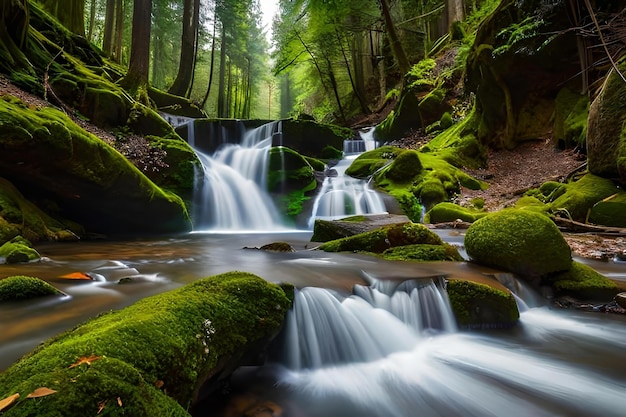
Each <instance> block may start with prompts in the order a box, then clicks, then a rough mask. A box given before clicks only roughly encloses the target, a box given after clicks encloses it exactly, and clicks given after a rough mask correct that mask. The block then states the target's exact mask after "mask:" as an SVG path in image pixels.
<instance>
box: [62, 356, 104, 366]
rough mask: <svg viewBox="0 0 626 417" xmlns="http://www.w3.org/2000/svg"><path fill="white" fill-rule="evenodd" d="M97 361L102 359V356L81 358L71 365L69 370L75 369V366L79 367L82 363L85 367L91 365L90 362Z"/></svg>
mask: <svg viewBox="0 0 626 417" xmlns="http://www.w3.org/2000/svg"><path fill="white" fill-rule="evenodd" d="M98 359H102V356H98V355H91V356H83V357H82V358H80V359H79V360H77V361H76V362H74V363H73V364H71V365H70V367H69V369H72V368H76V367H77V366H80V365H82V364H83V363H86V364H87V365H91V362H94V361H97V360H98Z"/></svg>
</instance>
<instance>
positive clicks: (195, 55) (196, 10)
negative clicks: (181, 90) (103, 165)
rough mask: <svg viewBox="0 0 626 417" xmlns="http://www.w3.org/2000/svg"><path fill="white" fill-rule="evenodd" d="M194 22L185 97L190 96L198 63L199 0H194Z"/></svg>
mask: <svg viewBox="0 0 626 417" xmlns="http://www.w3.org/2000/svg"><path fill="white" fill-rule="evenodd" d="M194 1H195V4H194V9H193V10H194V18H193V19H194V22H196V25H195V26H196V27H195V34H194V36H195V39H194V46H193V66H192V68H191V81H190V82H189V90H187V98H189V99H190V98H191V92H192V90H193V83H194V81H195V79H196V65H197V63H198V47H199V44H200V0H194Z"/></svg>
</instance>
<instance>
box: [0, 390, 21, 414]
mask: <svg viewBox="0 0 626 417" xmlns="http://www.w3.org/2000/svg"><path fill="white" fill-rule="evenodd" d="M18 398H20V394H13V395H11V396H9V397H6V398H5V399H3V400H0V412H2V411H4V410H6V409H7V408H9V407H11V406H12V405H13V404H14V403H15V401H17V399H18Z"/></svg>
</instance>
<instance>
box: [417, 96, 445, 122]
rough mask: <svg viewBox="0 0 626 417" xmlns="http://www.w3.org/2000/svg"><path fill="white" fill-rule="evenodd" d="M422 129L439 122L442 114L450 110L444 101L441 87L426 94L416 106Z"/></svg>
mask: <svg viewBox="0 0 626 417" xmlns="http://www.w3.org/2000/svg"><path fill="white" fill-rule="evenodd" d="M417 109H418V111H419V116H420V120H421V125H422V127H425V126H428V125H430V124H432V123H435V122H436V121H438V120H440V119H441V117H442V116H443V115H444V113H446V112H449V111H450V110H452V106H450V103H448V102H447V101H446V90H445V88H443V87H438V88H435V89H434V90H432V91H430V92H429V93H428V94H426V95H425V96H424V97H423V98H422V99H421V100H420V102H419V104H418V105H417Z"/></svg>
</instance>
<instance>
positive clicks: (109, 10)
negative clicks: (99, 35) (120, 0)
mask: <svg viewBox="0 0 626 417" xmlns="http://www.w3.org/2000/svg"><path fill="white" fill-rule="evenodd" d="M115 1H116V0H107V3H106V11H105V13H104V39H103V41H102V51H104V53H105V54H106V55H108V56H111V55H112V54H113V36H114V29H115Z"/></svg>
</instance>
